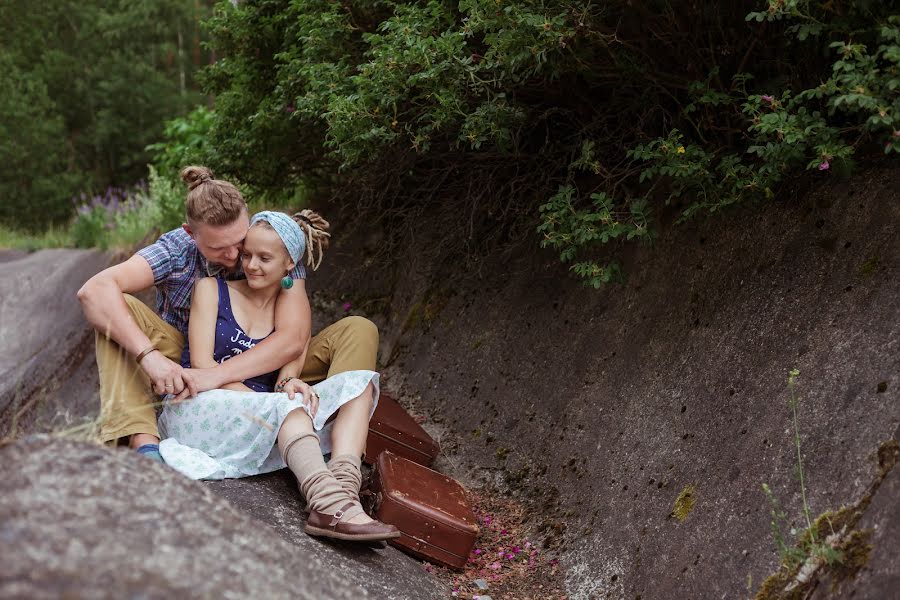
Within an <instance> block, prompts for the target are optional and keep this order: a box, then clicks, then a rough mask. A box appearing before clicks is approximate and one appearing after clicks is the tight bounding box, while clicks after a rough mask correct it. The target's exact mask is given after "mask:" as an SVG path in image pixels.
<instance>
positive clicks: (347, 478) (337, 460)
mask: <svg viewBox="0 0 900 600" xmlns="http://www.w3.org/2000/svg"><path fill="white" fill-rule="evenodd" d="M361 466H362V461H360V459H359V457H358V456H356V455H353V454H341V455H339V456H332V457H331V460H329V461H328V470H329V471H331V472H332V473H333V474H334V478H335V479H337V480H338V483H340V484H341V487H343V488H344V490H345V491H346V492H347V493H348V494H350V496H351V497H353V499H357V498H359V486H360V485H362V471H361V470H360V467H361Z"/></svg>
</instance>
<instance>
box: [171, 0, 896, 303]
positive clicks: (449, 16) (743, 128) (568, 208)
mask: <svg viewBox="0 0 900 600" xmlns="http://www.w3.org/2000/svg"><path fill="white" fill-rule="evenodd" d="M760 8H762V9H763V10H761V11H760V10H759V9H760ZM754 11H758V12H754ZM208 24H209V27H210V34H211V46H212V47H213V48H214V49H215V50H216V53H217V56H219V57H220V59H219V60H218V61H217V62H216V63H215V64H214V65H212V66H211V67H210V68H209V69H208V70H206V72H204V73H203V75H202V78H203V80H204V82H205V85H206V89H207V91H209V92H211V93H213V94H215V96H216V108H215V111H214V114H213V116H212V119H211V124H209V129H208V132H209V133H208V137H207V140H206V141H207V142H208V145H207V146H206V147H205V148H204V149H203V153H204V155H205V156H206V157H208V158H209V161H210V164H211V165H212V166H214V167H215V168H216V169H217V170H218V171H220V172H223V173H226V174H228V176H229V177H230V178H234V179H236V180H239V181H241V182H243V183H244V184H245V185H246V186H247V187H248V189H250V190H253V196H254V197H257V198H261V197H267V196H266V195H267V194H274V195H276V196H277V195H278V194H279V193H283V192H284V190H286V189H290V188H291V186H292V185H293V184H296V183H302V185H303V186H304V189H306V190H309V191H311V193H312V194H318V195H320V196H322V197H328V198H330V199H332V200H333V201H334V202H335V203H337V204H338V205H339V206H342V207H345V208H347V209H349V210H350V211H352V212H354V213H355V214H356V215H357V216H358V217H359V219H358V220H360V221H362V222H372V221H375V220H379V219H380V220H381V221H383V222H385V223H387V224H389V225H391V227H392V231H394V232H396V233H397V235H401V234H403V232H409V231H411V230H412V229H414V224H415V222H416V219H418V218H420V217H421V216H422V215H423V214H425V213H426V212H431V213H435V214H437V212H438V211H439V214H440V215H441V219H440V220H442V219H443V216H444V215H446V217H447V219H449V220H447V221H446V227H445V232H446V233H445V234H444V235H445V238H444V239H440V240H435V241H434V242H435V246H436V247H439V248H441V251H442V252H444V253H445V254H451V253H454V252H460V251H462V250H463V249H466V248H468V249H471V248H472V247H478V248H482V249H484V248H489V245H488V244H486V243H483V242H484V240H505V239H509V238H513V237H516V236H514V235H513V234H512V233H510V231H512V230H511V229H510V228H511V227H512V224H514V223H521V222H522V221H523V220H525V221H529V222H530V224H531V226H533V227H537V229H538V232H539V234H540V235H541V241H542V243H543V244H544V245H545V246H547V247H550V248H553V249H554V250H556V251H557V252H559V254H560V257H561V258H562V259H563V260H564V261H565V262H569V263H571V269H572V271H573V272H574V273H576V274H577V275H578V276H580V277H582V278H584V279H585V280H586V282H587V283H588V284H590V285H593V286H599V285H601V284H603V283H606V282H609V281H615V280H619V279H620V278H621V276H622V271H621V268H620V267H619V266H618V265H617V263H616V262H615V259H614V252H612V253H610V252H607V251H605V250H603V247H604V246H609V247H610V248H611V249H612V250H613V251H614V250H615V249H616V248H618V247H619V245H620V244H621V243H625V242H627V241H628V240H650V239H652V238H653V236H654V235H656V229H657V228H658V226H659V223H658V222H659V219H658V218H657V217H656V216H655V215H656V214H657V213H658V212H659V209H660V208H661V206H663V205H665V204H670V205H673V206H674V207H675V211H676V212H677V214H678V215H679V218H680V220H684V219H687V218H690V217H692V216H695V215H708V214H712V213H716V212H719V211H721V210H724V209H726V208H727V207H730V206H733V205H736V204H740V203H744V202H747V201H748V200H751V199H756V198H761V199H765V198H771V197H773V196H775V195H776V194H777V193H778V185H779V183H780V182H781V181H783V180H784V179H785V178H786V177H788V176H790V175H793V174H796V173H798V172H802V171H803V170H810V171H812V174H811V175H812V176H818V177H827V176H830V175H831V174H832V173H834V172H835V171H836V170H839V171H847V170H849V169H851V168H852V167H853V165H854V163H855V162H857V161H860V160H863V159H865V158H867V157H870V156H872V155H873V154H874V153H876V152H878V153H880V152H883V151H884V152H888V153H891V154H892V153H894V152H896V151H897V150H898V143H900V138H898V133H897V129H898V127H897V125H896V123H895V121H894V119H895V115H896V113H897V109H898V108H900V106H898V91H897V90H898V83H897V77H898V75H897V67H898V64H897V63H898V55H900V44H898V32H897V28H898V22H897V18H896V17H894V16H892V8H891V6H890V5H889V3H879V2H873V1H871V0H828V1H827V2H826V1H818V0H770V1H769V2H768V3H765V4H763V5H762V6H761V5H760V2H759V0H741V1H738V2H730V3H722V2H718V1H715V0H701V1H699V2H692V3H688V2H676V1H674V0H660V1H654V2H649V1H645V0H639V1H637V2H633V1H629V0H611V1H609V2H603V3H597V2H587V1H584V2H581V1H572V0H549V1H547V0H545V1H542V2H537V1H534V0H502V1H501V0H462V1H459V0H456V1H450V0H429V1H427V2H410V1H398V0H385V1H381V2H375V3H372V2H361V1H354V0H349V1H346V2H340V3H336V2H329V1H326V0H267V1H265V2H247V3H238V4H236V5H234V4H232V3H229V2H222V3H220V4H219V5H218V6H217V8H216V10H215V12H214V15H213V17H212V18H211V19H210V21H209V23H208ZM180 135H181V134H180V133H179V132H172V134H171V135H170V137H171V139H172V143H171V146H166V145H163V146H162V147H160V150H161V151H162V154H161V155H159V154H158V156H163V159H162V160H163V162H165V161H167V160H169V159H168V158H165V157H167V156H177V157H184V154H183V152H182V151H181V150H179V148H183V147H184V146H185V143H184V141H183V140H181V138H180V137H179V136H180ZM170 151H171V153H170V154H167V153H168V152H170ZM276 196H272V197H276ZM460 231H464V232H465V235H460V233H459V232H460ZM504 231H506V232H507V233H504ZM476 241H477V243H476Z"/></svg>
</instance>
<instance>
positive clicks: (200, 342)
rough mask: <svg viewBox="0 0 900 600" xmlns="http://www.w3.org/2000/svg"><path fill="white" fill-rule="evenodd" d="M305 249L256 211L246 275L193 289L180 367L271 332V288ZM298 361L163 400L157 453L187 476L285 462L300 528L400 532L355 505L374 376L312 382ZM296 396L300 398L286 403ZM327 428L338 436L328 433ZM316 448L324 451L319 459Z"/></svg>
mask: <svg viewBox="0 0 900 600" xmlns="http://www.w3.org/2000/svg"><path fill="white" fill-rule="evenodd" d="M313 216H314V215H313ZM308 230H309V231H310V233H311V234H315V231H314V230H313V228H309V229H308ZM307 245H308V244H307V239H306V234H305V233H304V230H303V229H302V228H301V227H300V226H299V225H298V224H297V223H296V222H295V221H294V220H293V219H292V218H291V217H289V216H288V215H286V214H283V213H277V212H270V211H265V212H261V213H259V214H257V215H254V217H253V218H252V219H251V221H250V229H249V231H248V232H247V237H246V239H245V240H244V245H243V255H242V257H241V265H242V268H243V272H244V275H245V276H246V279H242V280H238V281H227V282H226V281H224V280H221V279H217V278H214V277H209V278H206V279H202V280H200V281H198V282H197V283H196V284H195V286H194V292H193V299H192V304H191V318H190V322H189V326H188V344H187V345H186V347H185V350H184V355H183V356H182V364H183V365H184V366H192V367H199V368H202V367H211V366H215V364H217V363H220V362H222V361H225V360H227V359H228V358H230V357H231V356H235V355H237V354H240V353H241V352H243V351H244V350H245V349H248V348H252V347H253V346H254V345H256V344H257V343H259V342H260V341H262V340H263V339H265V337H266V336H268V335H269V334H271V333H272V330H273V326H274V319H275V302H276V299H277V296H278V292H279V290H280V288H281V287H290V286H291V285H292V283H293V280H291V279H290V277H289V276H288V275H287V274H288V273H289V272H290V271H291V270H292V269H293V268H294V265H295V264H297V262H298V261H299V260H301V258H302V256H303V254H304V252H305V250H306V247H307ZM304 358H305V355H301V356H300V357H299V358H298V359H297V360H296V361H294V362H292V363H290V364H288V365H285V366H284V367H283V368H282V369H281V370H280V372H277V373H276V372H272V373H265V374H260V375H259V376H256V377H253V378H251V379H248V380H245V381H243V382H240V383H232V384H229V385H228V386H226V387H225V389H220V390H212V391H209V392H204V393H201V394H199V395H198V396H197V397H196V398H194V399H192V400H189V401H186V402H181V403H178V404H175V403H173V402H167V403H166V406H165V408H164V409H163V412H162V415H161V416H160V420H159V426H160V432H161V434H162V436H163V438H165V439H163V440H162V442H160V445H159V451H160V453H161V454H162V456H163V458H164V459H165V461H166V463H167V464H169V465H170V466H172V467H173V468H175V469H176V470H178V471H180V472H182V473H184V474H185V475H187V476H188V477H191V478H194V479H223V478H231V477H244V476H247V475H255V474H259V473H267V472H270V471H274V470H276V469H280V468H282V467H284V466H287V467H288V468H290V469H291V471H293V472H294V474H295V475H296V476H297V482H298V484H299V487H300V491H301V492H302V493H303V495H304V497H305V498H306V500H307V504H308V506H309V509H310V514H309V518H308V520H307V524H306V528H305V531H306V532H307V533H309V534H311V535H321V536H327V537H333V538H338V539H345V540H360V541H371V540H383V539H390V538H396V537H399V535H400V532H399V531H398V530H397V528H396V527H394V526H392V525H385V524H383V523H380V522H378V521H374V520H372V519H370V518H369V517H368V516H367V515H366V514H365V513H364V512H363V510H362V507H361V506H360V503H359V486H360V482H361V474H360V456H361V455H362V454H363V452H364V451H365V441H366V435H367V433H368V421H369V418H371V415H372V413H373V412H374V410H375V405H376V404H377V398H378V374H377V373H375V372H373V371H349V372H345V373H340V374H338V375H335V376H333V377H331V378H329V379H326V380H325V381H323V382H321V383H319V384H317V385H315V386H313V387H310V386H308V385H307V384H306V383H304V382H302V381H300V380H299V379H298V378H296V374H297V373H299V372H300V370H301V368H302V366H303V361H304ZM276 382H277V384H276ZM273 392H277V393H273ZM298 393H299V394H302V398H303V400H302V402H301V401H300V400H294V397H295V396H296V395H298ZM332 416H335V418H334V421H333V422H328V421H329V418H330V417H332ZM334 428H340V431H341V435H340V436H334V438H333V437H332V435H331V434H332V430H333V429H334ZM317 432H318V433H317ZM276 446H277V447H276ZM323 452H324V453H329V452H330V453H331V454H332V458H331V460H330V461H329V463H328V464H327V465H326V464H325V461H324V458H323V456H322V454H323Z"/></svg>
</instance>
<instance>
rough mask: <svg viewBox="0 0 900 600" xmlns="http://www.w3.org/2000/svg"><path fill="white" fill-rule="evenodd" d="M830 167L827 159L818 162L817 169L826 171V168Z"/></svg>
mask: <svg viewBox="0 0 900 600" xmlns="http://www.w3.org/2000/svg"><path fill="white" fill-rule="evenodd" d="M830 168H831V165H830V164H829V163H828V161H827V160H823V161H822V162H821V163H820V164H819V170H820V171H827V170H828V169H830Z"/></svg>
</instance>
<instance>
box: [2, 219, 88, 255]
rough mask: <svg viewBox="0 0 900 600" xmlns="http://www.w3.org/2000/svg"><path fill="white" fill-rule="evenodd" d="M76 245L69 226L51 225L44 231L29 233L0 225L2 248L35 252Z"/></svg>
mask: <svg viewBox="0 0 900 600" xmlns="http://www.w3.org/2000/svg"><path fill="white" fill-rule="evenodd" d="M73 246H74V243H73V241H72V236H71V234H70V232H69V227H51V228H49V229H48V230H47V231H44V232H43V233H27V232H24V231H19V230H16V229H10V228H8V227H5V226H2V225H0V248H3V249H7V248H9V249H14V250H26V251H28V252H34V251H35V250H43V249H45V248H71V247H73Z"/></svg>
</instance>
